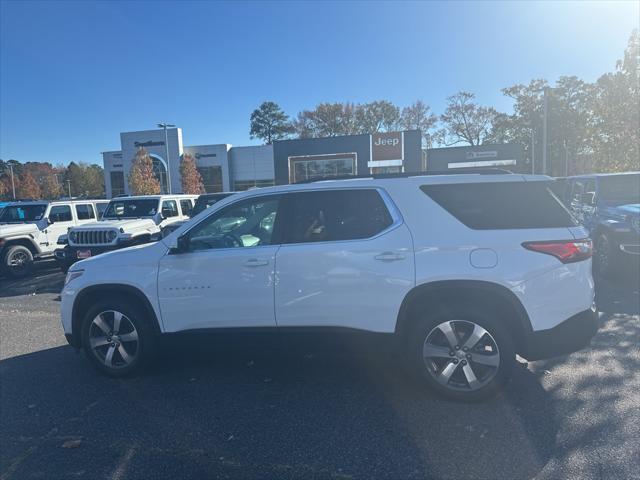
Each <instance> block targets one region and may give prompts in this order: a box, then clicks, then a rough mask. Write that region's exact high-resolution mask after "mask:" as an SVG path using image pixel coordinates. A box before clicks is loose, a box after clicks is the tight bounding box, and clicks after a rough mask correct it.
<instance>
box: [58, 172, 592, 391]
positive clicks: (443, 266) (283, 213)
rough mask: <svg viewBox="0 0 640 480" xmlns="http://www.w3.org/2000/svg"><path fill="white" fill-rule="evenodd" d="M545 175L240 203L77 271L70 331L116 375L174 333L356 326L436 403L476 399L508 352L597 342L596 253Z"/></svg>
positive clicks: (355, 187)
mask: <svg viewBox="0 0 640 480" xmlns="http://www.w3.org/2000/svg"><path fill="white" fill-rule="evenodd" d="M549 180H550V179H549V178H548V177H542V176H522V175H497V174H495V175H479V174H464V175H441V176H436V175H432V176H428V175H423V176H413V177H405V178H376V177H369V178H362V179H359V178H356V179H350V180H334V181H320V182H314V183H307V184H294V185H286V186H278V187H269V188H262V189H260V190H253V191H248V192H243V193H238V194H236V195H234V196H232V197H229V198H226V199H224V200H222V201H220V202H219V203H217V204H216V205H214V206H213V207H211V208H210V209H208V210H206V211H204V212H202V213H201V214H199V215H197V216H196V217H194V218H193V219H192V221H190V222H189V223H187V224H186V225H184V226H182V227H181V228H180V229H178V230H177V231H175V232H174V233H172V234H171V235H169V236H168V237H166V238H164V239H163V240H162V241H160V242H157V243H155V244H151V245H142V246H138V247H132V248H128V249H125V250H120V251H118V252H112V253H107V254H105V255H101V256H100V257H97V258H94V259H89V260H84V261H82V262H79V263H77V264H76V265H74V266H73V267H72V269H71V271H69V273H68V275H67V279H66V283H65V287H64V290H63V292H62V324H63V327H64V331H65V334H66V336H67V339H68V341H69V342H70V343H71V345H73V346H75V347H76V348H78V349H80V348H82V349H84V350H85V352H86V354H87V356H88V358H89V359H90V360H91V362H92V363H93V364H94V365H95V366H96V367H97V368H98V369H99V370H101V371H102V372H105V373H107V374H109V375H114V376H122V375H126V374H130V373H132V372H134V371H137V370H138V369H140V368H141V367H142V366H143V365H145V364H147V363H148V362H150V361H151V359H152V358H153V355H154V352H155V351H156V345H157V344H158V341H159V337H160V336H161V335H164V334H168V333H173V332H185V331H197V332H198V333H200V332H203V331H205V330H212V331H215V332H217V333H218V334H220V335H222V334H223V333H225V332H230V331H232V332H235V333H237V332H238V329H239V328H241V329H245V330H244V331H246V332H249V331H252V332H255V331H256V330H257V331H260V332H270V331H271V332H273V331H278V332H280V333H286V332H300V330H301V329H302V328H303V329H306V331H307V332H313V336H315V337H316V338H320V336H321V335H322V334H323V333H325V334H329V335H330V336H331V337H332V338H337V337H338V336H340V334H341V333H354V332H356V333H362V334H365V336H370V337H375V338H382V339H385V340H386V339H388V340H389V341H391V342H393V343H395V344H396V345H397V346H398V347H399V348H400V350H401V351H402V352H403V353H404V354H406V357H407V359H408V360H409V363H410V365H411V366H412V367H413V369H414V371H415V372H417V374H418V375H419V378H420V379H421V380H422V381H423V382H425V383H426V384H427V385H429V386H431V387H432V388H433V389H435V390H436V391H438V392H440V393H441V394H444V395H447V396H449V397H452V398H457V399H463V400H475V399H480V398H484V397H486V396H487V395H490V394H491V393H493V392H494V391H496V390H497V389H498V388H499V386H500V385H501V384H502V383H503V382H504V381H505V380H506V379H507V377H508V375H509V372H510V369H511V367H512V365H513V364H514V361H515V355H516V353H518V354H520V355H521V356H523V357H525V358H528V359H530V360H535V359H540V358H544V357H549V356H554V355H558V354H562V353H568V352H571V351H575V350H577V349H579V348H582V347H584V346H586V345H587V344H588V343H589V342H590V339H591V337H592V336H593V335H594V334H595V332H596V330H597V317H596V313H595V309H594V307H593V301H594V292H593V280H592V276H591V259H590V257H591V241H590V240H589V239H588V238H587V237H588V235H587V232H586V231H585V230H584V228H582V227H579V226H577V225H576V223H575V222H574V220H573V218H572V217H571V215H570V214H569V212H568V211H567V210H566V209H565V208H564V207H563V206H562V204H561V203H560V201H558V199H557V198H556V197H555V196H553V194H552V193H551V191H550V190H549V188H548V187H549ZM325 338H326V337H325Z"/></svg>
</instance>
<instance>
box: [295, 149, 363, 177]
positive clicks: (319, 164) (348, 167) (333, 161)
mask: <svg viewBox="0 0 640 480" xmlns="http://www.w3.org/2000/svg"><path fill="white" fill-rule="evenodd" d="M355 174H356V154H355V153H340V154H331V155H309V156H304V157H289V181H290V182H291V183H295V182H302V181H305V180H313V179H319V178H332V177H342V176H346V175H355Z"/></svg>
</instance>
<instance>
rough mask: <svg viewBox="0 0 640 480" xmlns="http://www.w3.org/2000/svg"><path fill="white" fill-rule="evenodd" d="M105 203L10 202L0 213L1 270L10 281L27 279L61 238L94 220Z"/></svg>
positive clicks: (103, 201) (70, 201) (52, 251)
mask: <svg viewBox="0 0 640 480" xmlns="http://www.w3.org/2000/svg"><path fill="white" fill-rule="evenodd" d="M107 204H108V201H107V200H64V201H63V200H61V201H52V202H48V201H29V202H12V203H9V204H8V205H5V207H4V208H3V209H2V211H0V260H1V263H0V266H1V268H2V270H3V271H4V273H5V274H6V275H8V276H10V277H14V278H20V277H25V276H27V275H28V274H29V273H30V272H31V270H32V268H33V262H34V260H39V259H43V258H47V257H51V256H52V255H53V253H54V250H55V249H56V242H57V240H58V237H59V236H60V235H63V234H66V233H67V230H68V229H69V228H71V227H75V226H77V225H82V224H84V223H88V222H91V221H95V219H96V218H100V215H101V214H102V212H103V211H104V209H105V208H106V206H107Z"/></svg>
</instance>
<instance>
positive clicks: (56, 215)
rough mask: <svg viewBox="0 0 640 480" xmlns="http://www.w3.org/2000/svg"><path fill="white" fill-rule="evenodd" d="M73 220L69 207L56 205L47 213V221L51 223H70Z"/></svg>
mask: <svg viewBox="0 0 640 480" xmlns="http://www.w3.org/2000/svg"><path fill="white" fill-rule="evenodd" d="M71 220H73V217H72V216H71V207H70V206H69V205H56V206H54V207H51V211H50V212H49V221H50V222H51V223H57V222H70V221H71Z"/></svg>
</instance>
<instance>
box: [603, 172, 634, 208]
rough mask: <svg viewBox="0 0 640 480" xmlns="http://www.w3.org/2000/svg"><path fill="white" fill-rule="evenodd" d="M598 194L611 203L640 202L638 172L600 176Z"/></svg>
mask: <svg viewBox="0 0 640 480" xmlns="http://www.w3.org/2000/svg"><path fill="white" fill-rule="evenodd" d="M599 194H600V199H601V200H603V201H604V202H606V203H609V204H611V205H626V204H634V203H640V174H637V175H614V176H611V177H602V178H601V179H600V192H599Z"/></svg>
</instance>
